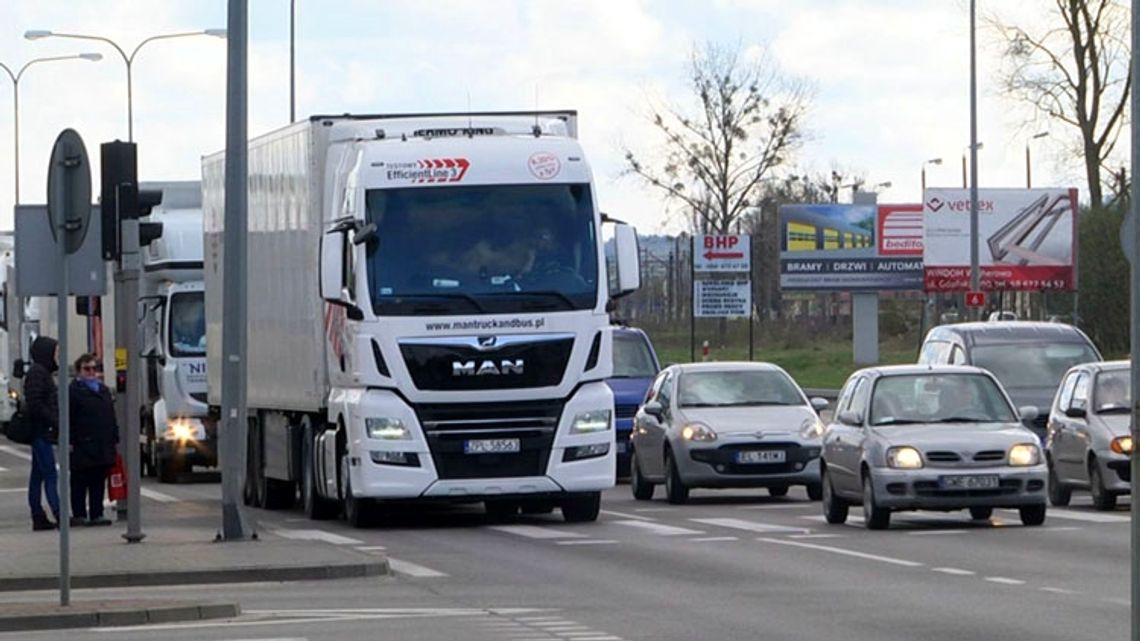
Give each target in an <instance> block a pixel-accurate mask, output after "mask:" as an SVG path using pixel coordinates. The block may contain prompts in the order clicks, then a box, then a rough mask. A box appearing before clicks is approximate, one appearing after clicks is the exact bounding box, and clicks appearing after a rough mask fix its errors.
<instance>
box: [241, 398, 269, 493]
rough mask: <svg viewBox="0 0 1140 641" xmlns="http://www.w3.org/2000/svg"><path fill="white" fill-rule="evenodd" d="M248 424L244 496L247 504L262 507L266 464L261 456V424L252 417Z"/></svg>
mask: <svg viewBox="0 0 1140 641" xmlns="http://www.w3.org/2000/svg"><path fill="white" fill-rule="evenodd" d="M247 426H248V427H247V432H246V434H247V436H246V441H247V445H246V454H245V461H246V465H247V466H248V467H247V469H246V474H245V491H244V492H243V498H244V499H245V504H246V505H248V506H250V507H261V506H263V505H265V464H264V461H262V458H261V457H262V450H261V424H260V423H259V422H258V421H255V420H253V419H250V420H249V421H248V422H247Z"/></svg>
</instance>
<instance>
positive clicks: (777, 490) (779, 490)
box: [768, 485, 788, 498]
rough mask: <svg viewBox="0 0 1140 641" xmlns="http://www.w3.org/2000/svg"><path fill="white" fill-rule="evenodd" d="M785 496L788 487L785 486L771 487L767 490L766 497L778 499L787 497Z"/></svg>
mask: <svg viewBox="0 0 1140 641" xmlns="http://www.w3.org/2000/svg"><path fill="white" fill-rule="evenodd" d="M787 495H788V486H787V485H773V486H772V487H769V488H768V496H774V497H776V498H779V497H781V496H787Z"/></svg>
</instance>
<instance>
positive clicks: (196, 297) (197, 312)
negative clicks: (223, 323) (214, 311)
mask: <svg viewBox="0 0 1140 641" xmlns="http://www.w3.org/2000/svg"><path fill="white" fill-rule="evenodd" d="M170 354H171V356H175V357H186V356H205V355H206V296H205V294H204V293H203V292H183V293H177V294H174V295H173V296H171V297H170Z"/></svg>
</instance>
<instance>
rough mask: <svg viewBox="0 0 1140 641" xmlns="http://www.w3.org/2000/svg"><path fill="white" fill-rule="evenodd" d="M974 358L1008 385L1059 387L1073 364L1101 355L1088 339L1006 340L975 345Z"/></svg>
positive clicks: (1095, 359) (1093, 359)
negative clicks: (1061, 341)
mask: <svg viewBox="0 0 1140 641" xmlns="http://www.w3.org/2000/svg"><path fill="white" fill-rule="evenodd" d="M971 360H972V363H973V364H974V365H976V366H978V367H981V368H983V369H987V370H989V371H990V373H991V374H993V375H994V376H996V377H997V378H998V380H999V381H1001V384H1002V385H1004V386H1005V387H1006V388H1032V387H1048V388H1056V387H1057V386H1058V385H1060V384H1061V378H1062V377H1063V376H1064V375H1065V372H1067V371H1069V368H1070V367H1072V366H1074V365H1079V364H1080V363H1088V362H1090V361H1099V360H1100V357H1099V356H1097V353H1096V351H1095V350H1093V348H1092V346H1091V345H1088V344H1086V343H1005V344H999V345H976V346H975V347H974V349H973V355H972V358H971Z"/></svg>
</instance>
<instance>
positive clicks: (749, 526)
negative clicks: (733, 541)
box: [689, 519, 811, 534]
mask: <svg viewBox="0 0 1140 641" xmlns="http://www.w3.org/2000/svg"><path fill="white" fill-rule="evenodd" d="M689 520H690V521H692V522H694V523H700V524H702V525H715V526H719V527H727V528H733V529H736V530H746V531H748V532H757V533H760V534H771V533H773V532H794V533H798V534H811V530H808V529H806V528H802V527H788V526H786V525H770V524H768V523H757V522H756V521H745V520H744V519H689Z"/></svg>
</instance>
